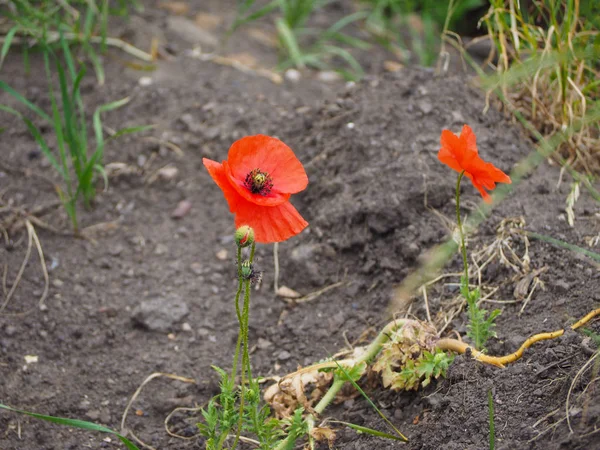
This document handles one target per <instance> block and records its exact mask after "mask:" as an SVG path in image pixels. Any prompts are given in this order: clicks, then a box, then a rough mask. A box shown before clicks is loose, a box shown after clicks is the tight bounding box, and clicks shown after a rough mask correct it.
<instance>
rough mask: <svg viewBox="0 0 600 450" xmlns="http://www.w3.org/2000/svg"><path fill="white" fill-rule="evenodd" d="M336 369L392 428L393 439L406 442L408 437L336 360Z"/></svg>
mask: <svg viewBox="0 0 600 450" xmlns="http://www.w3.org/2000/svg"><path fill="white" fill-rule="evenodd" d="M335 363H336V365H337V367H338V370H340V371H342V372H343V373H344V374H345V376H346V379H347V380H350V383H352V386H354V389H356V390H357V391H358V392H360V394H361V395H362V396H363V397H364V398H365V399H366V400H367V402H368V403H369V405H371V407H372V408H373V409H374V410H375V411H376V412H377V414H378V415H379V417H381V418H382V419H383V421H384V422H385V423H386V424H387V425H388V426H389V427H390V428H391V429H392V430H394V432H395V433H396V435H397V437H396V438H395V439H397V440H401V441H404V442H408V438H407V437H406V436H404V435H403V434H402V433H401V432H400V430H398V428H396V427H395V426H394V424H393V423H392V422H390V420H389V419H388V418H387V417H386V416H385V414H383V413H382V412H381V410H380V409H379V408H378V407H377V405H375V403H373V401H372V400H371V399H370V398H369V396H368V395H367V394H366V393H365V391H363V390H362V389H361V387H360V386H359V385H358V384H356V381H354V379H353V378H352V376H351V375H350V373H349V372H348V371H347V370H346V369H344V367H342V366H341V365H340V364H339V363H338V362H337V361H336V362H335Z"/></svg>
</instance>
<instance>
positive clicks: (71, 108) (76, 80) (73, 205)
mask: <svg viewBox="0 0 600 450" xmlns="http://www.w3.org/2000/svg"><path fill="white" fill-rule="evenodd" d="M61 44H62V50H63V54H64V58H65V61H66V66H67V69H66V70H65V68H64V67H63V64H62V63H61V62H60V60H59V59H58V58H57V57H56V55H55V53H54V52H53V51H52V50H51V49H49V48H46V50H45V51H44V54H43V55H44V67H45V71H46V77H47V79H48V86H49V87H48V91H49V93H50V101H51V105H52V112H51V113H50V114H47V113H46V112H44V111H43V110H42V109H40V108H39V107H38V106H36V105H34V104H33V103H31V102H30V101H29V100H27V99H26V98H25V97H23V96H22V95H21V94H19V93H18V92H16V91H15V90H14V89H13V88H11V87H10V86H9V85H8V84H7V83H6V82H4V81H0V90H3V91H4V92H6V93H8V94H9V95H11V96H12V97H13V98H15V99H16V100H17V101H18V102H20V103H21V104H22V105H24V106H25V107H27V108H28V109H29V110H30V111H31V112H33V113H35V115H37V117H38V118H39V119H42V120H44V121H45V122H47V123H49V124H51V125H52V127H53V131H54V136H55V138H56V150H55V151H53V150H52V149H51V148H50V145H49V144H48V141H47V140H46V139H45V138H44V137H43V135H42V133H41V132H40V130H39V128H37V127H36V125H35V124H34V123H33V121H32V120H30V119H29V118H27V117H26V116H25V115H23V114H21V113H20V112H19V111H17V110H15V109H13V108H11V107H9V106H5V105H0V109H1V110H4V111H6V112H9V113H11V114H14V115H15V116H18V117H20V118H21V119H22V120H23V122H24V123H25V125H26V126H27V128H28V130H29V132H30V133H31V134H32V136H33V137H34V139H35V141H36V142H37V144H38V145H39V146H40V149H41V150H42V152H43V154H44V156H45V157H46V158H47V159H48V161H49V162H50V164H51V166H52V167H53V168H54V169H55V170H56V172H57V173H58V174H59V175H60V177H61V178H62V180H63V186H56V191H57V193H58V196H59V197H60V200H61V202H62V204H63V205H64V208H65V211H66V212H67V215H68V216H69V218H70V220H71V224H72V226H73V230H74V231H75V232H76V233H77V232H78V231H79V223H78V220H77V202H78V200H79V199H80V198H82V199H83V201H84V204H85V206H86V207H90V206H91V203H92V202H93V200H94V198H95V196H96V180H97V177H98V176H100V177H101V178H103V180H104V185H105V186H107V184H108V179H107V176H106V173H105V171H104V166H103V157H104V144H105V141H104V131H103V129H102V121H101V117H100V115H101V114H102V113H104V112H108V111H111V110H113V109H117V108H120V107H121V106H123V105H125V104H126V103H127V102H129V98H124V99H121V100H117V101H114V102H111V103H107V104H105V105H102V106H99V107H98V108H96V110H95V111H94V114H93V115H92V128H93V136H94V138H95V147H94V150H93V151H91V152H90V148H91V146H92V144H91V142H90V141H91V139H90V137H91V136H90V132H89V126H88V124H87V119H88V117H87V116H86V113H85V108H84V103H83V99H82V97H81V91H80V88H81V81H82V80H83V77H84V75H85V68H84V67H81V68H79V69H78V70H76V66H75V61H74V59H73V57H72V56H71V52H70V50H69V46H68V45H67V43H66V41H65V40H64V39H62V40H61ZM51 61H52V62H54V67H55V69H56V73H58V81H59V87H60V104H59V102H58V101H57V98H56V96H55V95H54V91H53V86H52V77H53V71H52V64H51ZM148 128H150V127H148V126H139V127H132V128H124V129H121V130H119V131H117V132H116V133H115V134H114V135H113V136H112V137H113V138H116V137H118V136H121V135H123V134H128V133H134V132H138V131H143V130H146V129H148Z"/></svg>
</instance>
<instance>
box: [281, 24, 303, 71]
mask: <svg viewBox="0 0 600 450" xmlns="http://www.w3.org/2000/svg"><path fill="white" fill-rule="evenodd" d="M275 25H276V27H277V33H279V37H280V38H281V41H282V43H283V45H284V46H285V48H286V50H287V51H288V53H289V55H290V59H291V60H292V61H293V62H294V65H295V66H296V67H300V68H304V62H303V61H302V52H301V51H300V46H299V45H298V41H297V40H296V36H295V35H294V32H293V31H292V30H291V28H290V27H289V26H288V25H287V24H286V23H285V22H284V21H283V19H277V21H276V22H275Z"/></svg>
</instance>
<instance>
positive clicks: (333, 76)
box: [318, 70, 342, 83]
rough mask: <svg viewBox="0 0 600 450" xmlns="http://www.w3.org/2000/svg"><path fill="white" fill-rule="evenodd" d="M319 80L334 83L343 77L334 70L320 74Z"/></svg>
mask: <svg viewBox="0 0 600 450" xmlns="http://www.w3.org/2000/svg"><path fill="white" fill-rule="evenodd" d="M318 78H319V81H323V82H324V83H333V82H335V81H340V80H341V79H342V77H341V75H340V74H339V73H337V72H334V71H333V70H324V71H322V72H319V75H318Z"/></svg>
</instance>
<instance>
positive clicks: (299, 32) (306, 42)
mask: <svg viewBox="0 0 600 450" xmlns="http://www.w3.org/2000/svg"><path fill="white" fill-rule="evenodd" d="M329 2H330V1H329V0H273V1H271V2H269V3H268V4H267V5H265V6H263V7H262V8H260V9H256V10H253V9H252V7H253V5H254V3H255V0H246V1H243V2H240V3H239V4H238V16H237V18H236V20H235V22H234V24H233V26H232V28H231V32H233V31H235V30H236V29H237V28H239V27H240V26H242V25H244V24H247V23H249V22H253V21H255V20H258V19H260V18H262V17H264V16H267V15H268V14H271V13H275V12H277V17H276V19H275V26H276V29H277V35H278V38H279V44H280V50H281V63H280V64H279V69H280V70H285V69H288V68H290V67H298V68H304V67H312V68H316V69H319V70H327V69H331V68H335V69H336V70H337V71H338V72H339V73H341V74H342V75H343V76H344V77H345V78H346V79H357V78H361V77H362V76H363V75H364V72H363V70H362V67H361V66H360V64H359V63H358V61H357V60H356V58H355V57H354V56H353V55H352V53H351V52H350V51H349V50H348V49H347V47H350V48H358V49H362V50H366V49H368V48H370V44H369V43H368V42H365V41H363V40H361V39H358V38H355V37H353V36H350V35H348V34H346V33H344V32H343V31H342V30H343V29H344V28H346V27H347V26H349V25H350V24H352V23H355V22H357V21H360V20H362V19H364V18H366V17H367V14H366V13H365V12H363V11H359V12H356V13H354V14H351V15H349V16H346V17H343V18H342V19H340V20H338V21H337V22H335V23H334V24H333V25H331V26H330V27H328V28H327V29H325V30H322V29H314V28H311V27H309V26H308V22H309V19H310V18H311V16H313V14H314V13H315V12H316V11H318V10H319V9H321V8H323V7H324V6H325V5H326V4H327V3H329ZM334 61H337V62H338V63H335V62H334ZM340 62H341V63H342V64H341V65H340V64H339V63H340Z"/></svg>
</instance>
